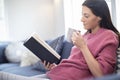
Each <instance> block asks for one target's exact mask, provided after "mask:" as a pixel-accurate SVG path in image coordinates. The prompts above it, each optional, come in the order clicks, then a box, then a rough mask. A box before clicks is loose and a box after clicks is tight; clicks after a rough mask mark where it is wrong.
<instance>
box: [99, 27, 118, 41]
mask: <svg viewBox="0 0 120 80" xmlns="http://www.w3.org/2000/svg"><path fill="white" fill-rule="evenodd" d="M101 34H102V36H103V38H104V39H106V40H113V41H115V42H117V43H118V35H117V34H116V33H115V32H114V31H112V30H109V29H104V30H103V32H102V33H101Z"/></svg>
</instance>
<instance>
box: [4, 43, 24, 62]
mask: <svg viewBox="0 0 120 80" xmlns="http://www.w3.org/2000/svg"><path fill="white" fill-rule="evenodd" d="M23 54H24V47H23V42H20V41H19V42H11V43H10V44H8V46H7V47H6V48H5V56H6V58H7V60H8V61H9V62H20V61H21V56H22V55H23Z"/></svg>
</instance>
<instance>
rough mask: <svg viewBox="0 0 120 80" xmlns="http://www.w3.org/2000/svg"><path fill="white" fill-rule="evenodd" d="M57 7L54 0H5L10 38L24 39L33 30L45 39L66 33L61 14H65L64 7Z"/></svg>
mask: <svg viewBox="0 0 120 80" xmlns="http://www.w3.org/2000/svg"><path fill="white" fill-rule="evenodd" d="M61 1H62V0H61ZM59 5H62V3H59ZM55 7H56V5H55V3H54V0H5V16H6V23H7V27H8V28H9V37H10V39H11V40H24V39H26V38H27V37H28V36H29V35H30V34H31V33H32V32H37V33H38V34H39V35H40V36H41V37H42V38H43V39H51V38H54V37H57V36H59V35H62V34H64V30H63V29H64V18H63V15H60V14H63V9H61V8H59V7H58V9H57V8H55ZM60 7H61V6H60ZM55 10H58V11H55ZM56 12H59V13H56ZM59 17H61V19H58V18H59ZM60 26H62V27H60ZM57 29H59V30H57ZM56 30H57V31H56Z"/></svg>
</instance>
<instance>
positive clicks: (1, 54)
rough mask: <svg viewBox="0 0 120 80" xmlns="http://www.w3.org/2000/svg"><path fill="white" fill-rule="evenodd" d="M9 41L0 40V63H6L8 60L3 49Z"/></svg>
mask: <svg viewBox="0 0 120 80" xmlns="http://www.w3.org/2000/svg"><path fill="white" fill-rule="evenodd" d="M8 44H9V42H0V63H6V62H8V60H7V59H6V57H5V54H4V51H5V48H6V46H7V45H8Z"/></svg>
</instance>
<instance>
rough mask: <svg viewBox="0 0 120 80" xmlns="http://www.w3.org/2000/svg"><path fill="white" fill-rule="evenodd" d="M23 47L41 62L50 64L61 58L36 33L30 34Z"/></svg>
mask: <svg viewBox="0 0 120 80" xmlns="http://www.w3.org/2000/svg"><path fill="white" fill-rule="evenodd" d="M23 45H24V46H25V47H26V48H27V49H29V50H30V51H31V52H32V53H33V54H34V55H36V56H37V57H38V58H40V60H41V61H46V62H49V63H51V64H52V63H57V62H59V60H60V58H61V56H60V55H59V54H58V53H57V52H56V51H55V50H53V48H52V47H50V46H49V45H48V44H47V43H46V42H45V41H44V40H42V39H41V38H40V36H39V35H38V34H36V33H34V34H32V35H31V36H30V38H28V40H26V41H25V42H24V44H23Z"/></svg>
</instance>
